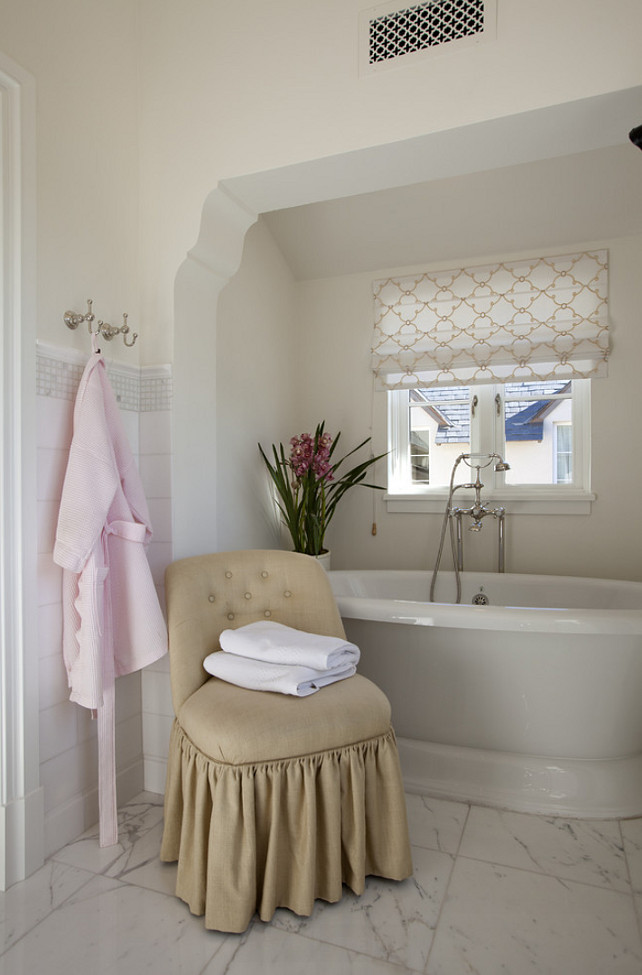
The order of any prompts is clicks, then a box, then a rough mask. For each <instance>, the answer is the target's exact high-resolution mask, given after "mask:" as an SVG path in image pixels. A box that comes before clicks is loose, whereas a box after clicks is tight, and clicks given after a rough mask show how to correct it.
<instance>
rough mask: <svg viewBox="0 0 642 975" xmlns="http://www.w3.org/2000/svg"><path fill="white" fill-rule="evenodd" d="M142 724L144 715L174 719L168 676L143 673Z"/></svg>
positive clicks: (153, 672) (149, 672) (147, 671)
mask: <svg viewBox="0 0 642 975" xmlns="http://www.w3.org/2000/svg"><path fill="white" fill-rule="evenodd" d="M142 676H143V695H142V700H143V724H144V722H145V714H146V713H150V714H155V715H161V714H162V715H165V716H166V717H170V718H173V717H174V706H173V704H172V691H171V688H170V683H169V674H167V673H158V672H156V671H150V670H146V671H145V672H144V673H143V675H142Z"/></svg>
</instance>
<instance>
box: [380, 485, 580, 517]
mask: <svg viewBox="0 0 642 975" xmlns="http://www.w3.org/2000/svg"><path fill="white" fill-rule="evenodd" d="M471 497H472V495H471V494H470V492H468V493H466V494H462V493H461V492H458V493H457V494H456V495H455V503H456V504H458V505H460V506H461V507H465V506H466V505H468V504H470V499H471ZM383 500H384V501H385V503H386V509H387V511H388V512H389V513H390V514H400V513H408V514H443V512H444V509H445V507H446V503H447V501H448V491H447V490H443V491H431V492H430V494H428V493H427V492H425V491H422V492H420V491H417V492H414V493H408V494H384V496H383ZM482 500H483V501H484V502H485V503H487V504H492V505H497V506H499V505H501V506H502V507H504V508H505V509H506V514H507V515H590V513H591V505H592V503H593V501H595V495H594V494H591V493H590V492H588V491H578V490H569V491H564V490H562V489H560V490H559V491H555V492H554V493H552V492H551V491H550V490H544V491H537V490H536V489H535V490H528V489H527V490H520V491H519V492H518V491H511V490H510V488H507V489H505V490H502V491H484V492H483V493H482Z"/></svg>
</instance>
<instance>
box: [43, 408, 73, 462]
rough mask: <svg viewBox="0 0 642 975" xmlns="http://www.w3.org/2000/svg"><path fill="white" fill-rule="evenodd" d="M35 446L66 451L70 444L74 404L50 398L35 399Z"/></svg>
mask: <svg viewBox="0 0 642 975" xmlns="http://www.w3.org/2000/svg"><path fill="white" fill-rule="evenodd" d="M36 410H37V446H38V447H49V448H51V449H54V450H55V449H66V448H68V447H69V445H70V443H71V434H72V429H73V415H74V404H73V403H72V402H70V400H65V399H55V398H54V397H50V396H37V397H36Z"/></svg>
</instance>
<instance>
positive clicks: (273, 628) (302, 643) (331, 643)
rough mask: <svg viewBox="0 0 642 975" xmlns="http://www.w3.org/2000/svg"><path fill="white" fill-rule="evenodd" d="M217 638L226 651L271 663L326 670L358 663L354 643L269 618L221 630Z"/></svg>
mask: <svg viewBox="0 0 642 975" xmlns="http://www.w3.org/2000/svg"><path fill="white" fill-rule="evenodd" d="M219 641H220V644H221V649H222V650H225V651H227V653H234V654H237V655H238V656H239V657H252V658H254V659H256V660H265V661H268V662H270V663H273V664H287V665H293V666H302V667H313V668H314V669H315V670H328V669H330V668H334V667H348V666H350V665H352V666H354V667H356V666H357V664H358V663H359V648H358V647H357V646H355V644H354V643H346V641H345V640H342V639H341V638H340V637H334V636H321V635H320V634H318V633H305V632H304V631H303V630H295V629H293V628H292V627H291V626H285V625H284V624H283V623H275V622H273V621H272V620H259V621H258V622H257V623H248V624H247V625H246V626H239V627H238V629H236V630H223V632H222V633H221V635H220V638H219Z"/></svg>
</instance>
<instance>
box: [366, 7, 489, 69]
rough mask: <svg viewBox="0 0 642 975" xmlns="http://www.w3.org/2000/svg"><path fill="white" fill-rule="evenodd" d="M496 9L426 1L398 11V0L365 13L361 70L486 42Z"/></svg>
mask: <svg viewBox="0 0 642 975" xmlns="http://www.w3.org/2000/svg"><path fill="white" fill-rule="evenodd" d="M495 7H496V0H428V2H426V3H417V4H413V5H412V6H411V7H402V8H400V7H399V5H398V0H397V3H396V4H387V5H386V6H385V7H377V8H375V9H374V10H367V11H364V13H363V14H362V27H361V29H362V45H361V46H362V58H361V61H362V67H363V66H367V69H368V70H370V71H372V70H376V69H377V68H379V67H386V66H389V65H391V64H392V63H396V64H399V58H403V59H404V62H405V61H406V59H408V58H409V57H412V56H417V55H419V56H425V55H426V54H432V53H434V52H435V51H444V50H453V49H454V48H456V47H457V48H458V47H461V46H462V45H463V44H471V43H473V44H476V43H479V42H480V41H484V40H488V39H489V36H490V35H491V34H492V36H494V29H495ZM364 42H365V44H364ZM364 47H366V48H367V55H366V57H365V58H364V53H365V51H364ZM364 62H366V63H365V65H364Z"/></svg>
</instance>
